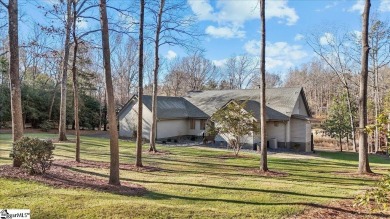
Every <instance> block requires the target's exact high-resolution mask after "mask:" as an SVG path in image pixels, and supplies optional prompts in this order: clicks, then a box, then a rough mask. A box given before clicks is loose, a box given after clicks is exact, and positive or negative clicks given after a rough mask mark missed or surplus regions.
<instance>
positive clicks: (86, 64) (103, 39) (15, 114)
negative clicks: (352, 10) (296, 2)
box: [0, 0, 390, 184]
mask: <svg viewBox="0 0 390 219" xmlns="http://www.w3.org/2000/svg"><path fill="white" fill-rule="evenodd" d="M0 2H1V3H2V6H4V8H6V9H7V13H8V22H4V23H7V25H5V26H4V25H3V26H0V27H4V28H5V27H6V26H8V35H7V37H4V38H3V39H1V40H2V43H3V44H2V46H1V50H0V54H1V57H3V59H4V58H7V57H8V60H9V61H8V62H7V61H6V60H2V61H1V63H2V66H3V69H4V66H6V68H5V69H6V70H3V71H2V72H9V74H2V75H1V82H2V85H1V86H2V87H3V86H4V85H7V84H9V85H10V86H11V89H9V90H10V95H9V96H7V92H2V96H4V98H3V97H2V98H1V99H0V101H3V102H2V103H1V105H2V106H4V108H3V107H2V109H1V114H0V115H2V118H6V117H5V116H4V115H7V113H6V112H10V114H11V118H12V127H13V133H14V140H17V139H18V138H20V137H21V136H22V135H23V127H22V124H23V116H22V115H24V117H25V120H24V121H25V122H27V121H29V122H31V123H33V122H34V123H37V122H40V123H43V122H45V121H50V120H56V121H58V123H59V125H58V126H59V140H66V127H67V124H69V121H72V123H73V121H74V123H75V129H76V130H77V131H78V130H79V127H78V126H79V125H81V126H82V127H83V126H84V125H85V126H90V127H95V124H96V120H95V123H94V124H91V123H92V122H86V121H84V120H85V117H91V115H83V112H84V110H86V108H83V107H86V106H90V108H91V113H92V114H94V116H92V118H98V119H99V127H101V125H102V122H103V123H104V121H105V120H106V119H107V120H108V123H109V125H110V126H111V127H117V125H116V124H117V121H116V116H115V112H117V111H118V109H119V108H120V107H121V106H123V105H124V104H125V103H126V102H127V100H128V99H129V98H130V97H131V96H132V95H133V94H138V95H139V97H140V98H139V101H142V98H141V97H142V94H153V101H152V102H153V103H152V114H153V115H154V116H153V118H154V122H153V124H152V127H155V120H156V116H155V115H156V98H155V97H156V95H158V94H159V95H170V96H183V95H185V94H186V93H187V92H188V91H191V90H203V89H244V88H259V86H260V88H261V89H260V90H261V91H262V92H261V94H262V95H261V96H262V97H263V98H262V102H264V101H265V100H264V92H265V90H264V88H265V87H266V86H267V87H278V86H303V87H304V88H305V92H306V95H307V98H308V101H309V104H310V106H311V109H312V111H313V113H314V115H315V116H326V114H327V112H328V109H330V107H331V106H332V104H333V102H334V99H335V98H336V97H339V96H340V95H345V98H346V101H345V102H346V104H347V106H346V108H347V109H348V110H347V111H348V117H347V118H348V121H349V128H350V133H351V134H352V141H353V142H355V140H354V139H355V137H354V134H355V133H356V128H355V127H356V126H357V124H356V123H357V118H356V117H358V116H357V113H356V110H355V109H356V107H354V106H355V104H356V105H358V106H359V109H361V110H360V111H359V117H364V116H365V115H367V114H368V115H369V116H372V117H370V118H375V117H376V116H377V115H379V114H380V113H382V112H385V110H387V109H386V108H384V107H383V106H384V104H385V100H386V97H387V96H388V93H389V85H388V83H389V82H388V80H386V79H388V77H389V71H388V69H389V67H388V64H389V62H390V57H389V53H388V49H389V40H388V37H389V34H388V33H389V32H388V31H389V25H388V23H387V22H385V21H382V20H380V19H379V18H377V17H375V16H374V17H372V18H371V20H370V24H371V25H370V29H369V30H368V32H365V31H362V33H361V34H356V33H355V34H352V32H347V31H345V32H342V31H339V30H338V29H337V28H334V29H330V30H325V32H324V30H322V32H313V33H311V34H309V35H308V36H307V38H306V39H307V43H308V44H309V45H310V46H311V47H312V48H313V50H314V52H315V53H316V54H317V55H318V58H317V59H315V60H313V61H311V62H310V63H307V64H305V65H302V66H300V67H297V68H295V69H290V70H289V71H288V72H287V73H286V74H285V79H284V80H282V78H281V77H280V76H279V75H278V74H272V73H270V72H268V73H266V72H265V66H266V64H265V52H266V51H265V36H266V34H265V19H264V17H265V15H264V13H265V12H264V10H265V9H264V5H265V1H260V6H261V7H260V9H261V10H260V17H261V18H262V19H261V21H262V22H261V28H260V29H261V30H262V37H261V39H262V42H263V44H262V51H261V57H253V56H249V55H247V54H241V55H232V56H231V58H229V59H227V60H226V63H225V65H224V67H218V66H216V65H215V63H213V61H211V60H208V59H206V58H205V57H204V55H203V52H202V48H196V47H195V46H194V45H198V44H197V43H196V42H197V41H199V40H200V39H201V37H202V34H201V33H198V32H197V29H196V25H195V22H196V19H195V18H194V17H193V16H189V15H188V14H186V12H188V10H187V9H188V8H187V7H188V5H187V2H186V1H184V0H183V1H167V2H166V1H165V0H153V1H147V2H145V1H143V0H141V1H139V2H138V1H137V2H136V4H138V6H139V11H137V10H136V8H137V7H135V5H134V4H132V5H131V7H130V6H129V7H127V8H126V6H125V5H124V6H120V7H118V6H116V5H107V3H106V1H105V0H100V1H99V2H97V1H94V0H80V1H75V0H63V1H58V2H57V3H54V4H49V5H45V6H42V5H37V8H38V9H39V10H41V11H42V13H43V14H44V15H45V16H47V17H48V19H49V18H50V20H55V22H52V23H50V24H47V23H46V24H40V23H36V24H35V26H34V30H35V31H32V32H29V33H28V35H27V37H26V36H23V38H21V40H20V41H21V42H20V44H19V40H18V2H17V0H9V1H8V3H6V2H5V1H3V0H0ZM366 4H368V6H367V5H366V9H367V10H368V9H369V1H366ZM107 10H108V11H109V12H110V11H114V12H116V13H118V14H119V16H118V18H116V19H118V20H115V18H112V17H110V18H108V16H107V13H108V12H107ZM96 11H99V12H100V13H99V14H100V18H99V17H97V16H96V13H95V12H96ZM145 14H147V16H145ZM364 18H367V19H368V15H367V16H365V17H364ZM86 20H88V21H89V22H90V25H88V27H83V26H82V23H83V22H85V21H86ZM99 23H100V24H99ZM363 24H364V25H363V30H365V28H364V27H368V26H367V25H366V24H365V23H364V22H363ZM134 27H138V31H136V30H135V28H134ZM99 33H100V34H101V35H100V36H99V35H97V34H99ZM2 36H6V35H2ZM366 37H367V40H366ZM367 42H368V43H369V47H368V44H367ZM19 45H20V46H19ZM164 45H169V46H180V47H182V48H184V49H186V51H187V52H188V55H187V56H184V57H179V58H176V59H164V58H160V47H161V46H164ZM144 47H145V48H144ZM368 48H371V49H368ZM362 51H365V52H364V53H362ZM366 52H367V54H366ZM362 54H363V55H362ZM364 54H366V55H368V56H369V58H367V56H364ZM367 60H369V61H367ZM365 61H367V62H368V66H365V65H363V64H364V63H365ZM7 67H8V68H7ZM365 68H368V70H369V71H368V74H367V71H366V70H365ZM259 72H261V74H259ZM68 74H69V75H70V74H71V75H72V77H68ZM7 75H10V77H9V78H7ZM144 77H145V82H144ZM366 77H369V80H367V78H366ZM260 79H261V80H260ZM260 81H261V83H260ZM3 82H4V83H3ZM359 83H363V84H359ZM365 83H368V86H369V89H368V95H366V92H367V90H366V89H363V88H364V87H365V86H366V84H365ZM2 89H3V88H2ZM20 89H22V90H21V91H20ZM260 90H259V92H260ZM69 95H70V96H69ZM70 97H72V98H70ZM367 97H368V99H369V100H373V101H372V104H369V106H372V108H371V109H372V110H368V113H367V110H366V108H365V106H363V105H362V104H364V103H365V102H366V101H365V100H366V98H367ZM371 97H372V98H371ZM31 98H41V99H37V100H35V99H31ZM362 98H363V99H362ZM10 100H11V101H10ZM21 100H23V101H21ZM44 100H46V101H45V104H44V105H45V106H42V105H37V106H34V104H32V102H36V101H44ZM20 103H22V104H20ZM39 103H41V102H39ZM89 103H90V104H89ZM18 104H19V105H18ZM333 105H335V104H333ZM262 106H263V107H264V104H262ZM41 107H45V108H44V109H43V108H41ZM10 108H11V109H12V110H11V109H10ZM92 108H93V109H92ZM97 109H98V110H97ZM103 109H105V110H103ZM42 110H48V113H47V116H46V115H45V116H39V115H40V114H41V113H42ZM72 111H73V115H72ZM103 111H105V112H106V113H103ZM22 112H23V114H22ZM38 112H39V113H38ZM97 113H98V116H97V117H95V116H96V114H97ZM139 115H141V116H142V108H140V109H139ZM19 117H21V118H19ZM27 117H28V119H27ZM41 117H42V118H41ZM8 118H9V117H8ZM68 118H70V119H69V120H68ZM261 118H263V117H261ZM264 118H265V117H264ZM0 120H1V119H0ZM4 120H6V119H4ZM363 120H364V119H359V121H360V122H361V121H363ZM83 121H84V122H85V123H83ZM140 121H141V120H140ZM372 121H373V122H375V119H374V120H372ZM264 123H265V122H264V121H263V122H262V124H263V125H264ZM87 124H88V125H87ZM359 126H360V129H359V132H360V136H359V137H360V138H362V136H364V135H365V134H364V132H363V129H364V127H365V123H359ZM362 126H363V128H362ZM109 130H110V136H111V141H110V153H111V165H112V166H111V172H110V183H111V184H119V174H118V173H119V170H118V165H119V158H118V156H119V155H118V133H117V129H116V128H111V129H109ZM138 130H139V132H138V136H137V162H136V165H137V166H142V160H141V155H142V153H141V146H142V136H141V135H140V133H141V130H142V124H139V125H138ZM153 130H154V129H153V128H152V132H151V133H152V134H151V141H150V142H151V143H150V147H151V150H152V151H155V145H154V144H155V143H154V137H153V133H154V132H153ZM261 131H262V136H263V137H264V136H265V129H264V128H263V129H261ZM375 139H376V142H378V143H377V145H376V147H379V146H378V145H379V140H378V139H379V133H378V132H376V134H375ZM263 140H264V139H263ZM363 140H364V139H363ZM76 142H77V146H76V148H77V150H76V160H79V148H80V145H79V133H78V132H77V141H76ZM262 142H265V141H262ZM360 145H365V142H364V141H362V142H360ZM261 148H262V150H261V152H262V159H261V160H262V165H261V166H262V170H263V171H267V169H268V168H267V166H266V163H267V160H266V148H265V149H264V147H263V145H262V147H261ZM360 148H363V150H365V148H364V147H360ZM376 149H377V148H376ZM365 159H366V158H365ZM363 172H364V171H363Z"/></svg>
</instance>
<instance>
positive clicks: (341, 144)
mask: <svg viewBox="0 0 390 219" xmlns="http://www.w3.org/2000/svg"><path fill="white" fill-rule="evenodd" d="M339 143H340V152H343V143H342V140H341V135H340V136H339Z"/></svg>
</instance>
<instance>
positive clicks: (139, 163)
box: [135, 0, 145, 167]
mask: <svg viewBox="0 0 390 219" xmlns="http://www.w3.org/2000/svg"><path fill="white" fill-rule="evenodd" d="M144 10H145V0H141V2H140V21H139V22H140V23H139V47H138V49H139V57H138V61H139V64H138V127H137V142H136V143H137V152H136V160H135V166H137V167H142V106H143V103H142V96H143V78H144Z"/></svg>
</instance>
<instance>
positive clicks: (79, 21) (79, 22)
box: [76, 18, 88, 29]
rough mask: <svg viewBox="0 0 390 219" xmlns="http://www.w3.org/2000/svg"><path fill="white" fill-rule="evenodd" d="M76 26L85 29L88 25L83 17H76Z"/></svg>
mask: <svg viewBox="0 0 390 219" xmlns="http://www.w3.org/2000/svg"><path fill="white" fill-rule="evenodd" d="M76 26H77V28H79V29H86V28H87V27H88V21H86V20H85V19H84V18H78V19H77V23H76Z"/></svg>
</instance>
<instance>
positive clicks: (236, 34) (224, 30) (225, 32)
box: [205, 25, 245, 39]
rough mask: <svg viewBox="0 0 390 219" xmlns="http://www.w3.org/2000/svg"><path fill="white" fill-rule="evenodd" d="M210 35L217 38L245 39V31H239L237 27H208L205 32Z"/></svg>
mask: <svg viewBox="0 0 390 219" xmlns="http://www.w3.org/2000/svg"><path fill="white" fill-rule="evenodd" d="M205 32H206V33H207V34H208V35H210V36H212V37H215V38H226V39H229V38H243V37H244V36H245V31H242V30H239V29H238V28H236V27H232V28H230V27H214V26H211V25H210V26H208V27H207V28H206V31H205Z"/></svg>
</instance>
